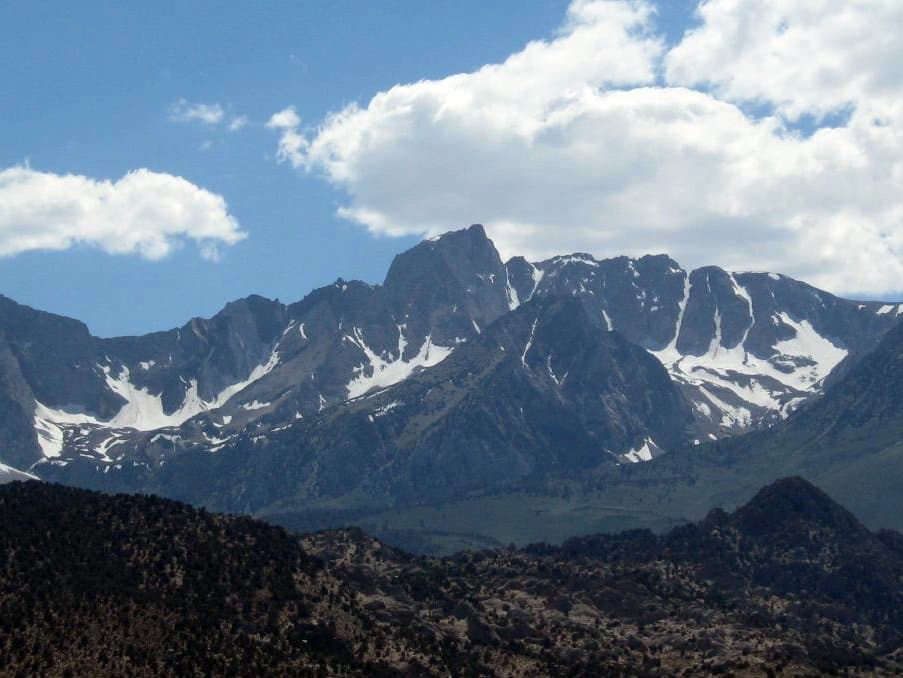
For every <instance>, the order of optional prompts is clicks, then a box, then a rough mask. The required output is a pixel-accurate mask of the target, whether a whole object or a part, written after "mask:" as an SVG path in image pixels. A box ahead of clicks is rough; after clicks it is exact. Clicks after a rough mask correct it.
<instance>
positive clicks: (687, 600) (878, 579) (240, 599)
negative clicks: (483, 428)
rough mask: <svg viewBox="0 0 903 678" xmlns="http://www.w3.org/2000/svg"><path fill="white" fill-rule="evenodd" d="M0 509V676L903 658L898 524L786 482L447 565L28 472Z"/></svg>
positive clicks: (564, 668) (366, 542)
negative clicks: (644, 522)
mask: <svg viewBox="0 0 903 678" xmlns="http://www.w3.org/2000/svg"><path fill="white" fill-rule="evenodd" d="M0 521H2V524H3V525H4V530H3V531H2V533H0V666H2V667H3V669H2V671H0V672H2V673H3V675H15V676H19V675H21V676H31V675H51V676H54V675H59V676H62V675H72V676H90V675H135V676H141V675H147V676H150V675H154V676H157V675H172V676H185V675H230V676H232V675H248V676H258V675H337V674H344V675H366V676H379V675H386V676H388V675H443V676H444V675H456V676H457V675H461V676H477V675H499V676H518V675H520V676H527V675H529V676H533V675H567V676H591V675H600V674H603V675H604V674H630V675H639V674H643V675H651V676H653V675H677V674H680V673H681V672H684V673H687V674H699V673H731V674H734V675H747V674H748V675H766V674H767V673H771V674H786V675H815V674H824V673H833V672H841V671H845V670H850V669H856V670H865V671H867V672H870V673H877V674H887V675H893V674H895V673H898V672H899V671H900V670H903V664H901V663H900V660H901V656H900V653H901V649H900V648H901V643H903V589H901V585H900V582H901V578H903V537H901V535H899V534H897V533H893V532H882V533H878V534H875V533H871V532H869V531H868V530H866V529H865V528H864V527H863V526H862V525H861V524H860V523H859V522H858V521H857V520H856V519H855V518H854V517H853V516H852V515H851V514H849V513H847V512H846V511H845V510H844V509H842V508H841V507H840V506H839V505H837V504H835V503H834V502H833V501H831V500H830V499H829V498H828V497H827V495H825V494H824V493H822V492H821V491H819V490H817V489H816V488H814V487H813V486H811V485H809V484H808V483H806V482H805V481H802V480H800V479H787V480H783V481H780V482H778V483H775V484H774V485H772V486H770V487H768V488H765V489H764V490H762V491H761V492H760V493H759V494H758V495H757V496H756V497H755V498H754V499H753V500H752V501H751V502H750V503H749V504H747V505H746V506H744V507H743V508H741V509H740V510H738V511H737V512H735V513H734V514H733V515H728V514H726V513H724V512H721V511H715V512H712V513H711V514H710V515H709V516H708V517H707V518H706V519H705V520H703V521H702V522H700V523H698V524H694V525H687V526H683V527H680V528H677V529H675V530H673V531H671V532H670V533H668V534H666V535H664V536H660V537H657V536H655V535H653V534H652V533H650V532H645V531H633V532H626V533H623V534H620V535H616V536H604V535H602V536H594V537H582V538H576V539H571V540H568V541H567V542H565V543H564V544H563V545H562V546H561V547H551V546H545V545H534V546H531V547H529V548H527V549H525V550H521V551H515V550H510V549H499V550H494V551H482V552H477V553H468V554H461V555H458V556H455V557H452V558H445V559H436V558H424V557H419V558H416V557H411V556H407V555H405V554H404V553H402V552H399V551H396V550H394V549H392V548H389V547H386V546H383V545H381V544H380V543H379V542H378V541H376V540H374V539H372V538H370V537H367V536H366V535H365V534H364V533H362V532H360V531H356V530H351V531H335V532H321V533H317V534H313V535H310V536H306V537H294V536H291V535H289V534H288V533H286V532H284V531H283V530H281V529H279V528H274V527H270V526H267V525H265V524H262V523H259V522H255V521H253V520H250V519H247V518H236V517H228V516H221V515H215V514H211V513H207V512H205V511H203V510H197V509H192V508H189V507H187V506H185V505H182V504H178V503H175V502H171V501H168V500H162V499H157V498H153V497H142V496H126V495H118V496H109V495H101V494H95V493H92V492H87V491H83V490H75V489H68V488H64V487H61V486H55V485H48V484H42V483H37V482H29V483H12V484H9V485H6V486H3V487H2V488H0Z"/></svg>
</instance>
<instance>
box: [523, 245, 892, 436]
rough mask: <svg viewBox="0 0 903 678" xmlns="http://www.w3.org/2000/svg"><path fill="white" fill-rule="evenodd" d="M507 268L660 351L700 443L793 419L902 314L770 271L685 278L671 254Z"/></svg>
mask: <svg viewBox="0 0 903 678" xmlns="http://www.w3.org/2000/svg"><path fill="white" fill-rule="evenodd" d="M508 267H509V269H510V276H511V278H512V279H513V280H514V285H515V287H516V288H517V289H518V294H519V296H520V298H522V299H530V298H532V297H533V296H536V295H573V296H577V297H579V298H581V299H582V300H583V302H584V304H585V305H586V307H587V308H588V309H590V310H591V312H592V313H593V314H594V317H596V318H597V319H598V323H599V325H600V328H602V329H605V330H609V331H611V330H616V331H618V332H621V333H622V334H624V336H626V337H627V338H628V339H630V340H631V341H633V342H635V343H637V344H639V345H641V346H643V347H645V348H646V349H647V350H649V351H650V353H652V354H653V355H654V356H656V357H657V358H658V359H659V360H660V361H661V362H662V364H663V365H665V367H666V368H667V369H668V371H669V373H670V374H671V376H672V378H673V379H674V381H675V382H676V383H677V384H678V385H679V386H680V387H681V389H682V390H683V392H684V394H685V396H686V397H687V399H688V400H689V401H690V403H691V404H692V406H693V410H694V416H695V420H696V427H695V436H696V439H697V440H702V439H710V438H715V437H722V436H725V435H733V434H736V433H740V432H743V431H746V430H749V429H750V428H751V427H755V426H760V425H764V424H768V423H770V422H773V421H775V420H777V419H780V418H783V417H786V416H787V415H788V414H789V413H790V412H791V411H793V410H794V409H795V408H797V407H799V406H800V405H801V404H802V403H804V402H805V401H807V400H808V399H810V398H811V397H813V396H816V395H818V394H819V393H820V392H821V391H822V389H823V387H824V385H825V383H826V381H827V380H828V379H829V378H830V377H831V375H833V374H835V373H836V370H837V369H838V368H839V367H842V366H843V365H846V364H847V363H848V362H849V360H851V359H852V358H855V356H857V355H862V354H863V353H864V352H867V351H868V350H869V349H870V348H871V347H872V346H874V344H875V342H876V341H877V339H878V338H879V337H880V336H881V335H882V334H883V333H884V332H885V331H886V330H887V329H888V328H889V327H890V326H891V325H892V324H893V323H894V322H895V321H896V315H897V313H898V312H899V311H900V310H901V309H903V305H898V304H881V303H856V302H852V301H847V300H844V299H839V298H837V297H834V296H833V295H831V294H828V293H826V292H823V291H821V290H817V289H815V288H813V287H810V286H809V285H806V284H805V283H801V282H798V281H796V280H793V279H791V278H787V277H785V276H780V275H777V274H773V273H730V272H727V271H724V270H722V269H720V268H716V267H706V268H702V269H698V270H696V271H692V272H687V271H684V270H683V269H682V268H681V267H680V266H679V265H678V264H677V263H676V262H674V261H672V260H671V259H669V258H668V257H665V256H647V257H642V258H640V259H630V258H627V257H618V258H615V259H605V260H596V259H594V258H593V257H591V256H590V255H587V254H577V255H571V256H567V257H555V258H553V259H550V260H547V261H543V262H537V263H528V262H525V261H524V260H522V259H512V260H511V261H509V262H508Z"/></svg>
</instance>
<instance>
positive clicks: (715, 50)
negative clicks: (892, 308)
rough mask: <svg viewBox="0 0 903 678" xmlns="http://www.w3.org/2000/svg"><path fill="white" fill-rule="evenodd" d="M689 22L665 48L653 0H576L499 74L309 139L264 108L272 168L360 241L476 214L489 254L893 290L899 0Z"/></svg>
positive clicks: (714, 6) (742, 10)
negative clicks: (773, 274)
mask: <svg viewBox="0 0 903 678" xmlns="http://www.w3.org/2000/svg"><path fill="white" fill-rule="evenodd" d="M699 11H700V18H701V25H700V26H699V27H698V28H697V29H694V30H693V31H691V32H689V33H688V34H687V35H686V36H685V37H684V39H683V40H682V41H681V42H680V43H679V44H677V45H675V46H672V47H668V46H667V45H666V44H665V43H664V41H663V39H662V38H661V37H660V36H658V35H657V34H656V33H655V30H654V23H653V13H654V7H653V6H652V5H651V4H650V3H648V2H643V1H641V0H577V1H575V2H573V3H572V4H571V6H570V7H569V9H568V12H567V16H566V17H565V19H564V22H563V24H562V26H561V28H560V30H559V31H558V32H557V33H556V34H555V35H554V36H553V37H551V38H550V39H546V40H539V41H534V42H531V43H529V44H527V45H526V46H525V47H524V48H523V49H522V50H521V51H519V52H517V53H515V54H512V55H511V56H509V57H508V58H507V59H506V60H505V61H504V62H502V63H499V64H488V65H486V66H483V67H482V68H480V69H478V70H476V71H474V72H471V73H461V74H457V75H452V76H450V77H447V78H444V79H440V80H422V81H419V82H415V83H409V84H401V85H397V86H395V87H392V88H391V89H388V90H386V91H382V92H379V93H377V94H376V95H375V96H374V97H373V98H372V99H371V100H370V101H369V102H368V103H366V104H365V105H361V104H352V105H349V106H346V107H345V108H343V109H341V110H338V111H336V112H334V113H332V114H331V115H329V116H327V117H326V118H325V119H324V120H322V121H321V122H320V123H319V124H318V125H317V126H315V127H314V128H313V129H312V130H311V131H304V130H302V129H301V120H300V117H299V116H298V114H297V112H296V111H295V109H294V108H287V109H285V110H283V111H281V112H279V113H277V114H275V115H274V116H273V117H272V118H271V120H270V123H269V125H268V126H269V127H270V128H272V129H275V130H277V131H278V132H279V134H280V142H279V148H278V153H277V158H278V159H279V160H280V161H284V162H288V163H290V164H292V165H293V166H295V167H298V168H300V169H302V170H304V171H307V172H311V173H314V174H317V175H320V176H322V177H324V178H325V179H326V180H327V181H329V182H330V183H331V184H333V185H335V186H337V187H339V188H341V189H342V190H343V191H344V192H345V193H346V195H347V202H346V204H345V205H344V206H343V207H341V209H340V214H341V215H342V216H344V217H346V218H348V219H351V220H353V221H355V222H358V223H360V224H361V225H363V226H365V227H366V228H368V229H369V230H370V231H372V232H375V233H385V234H390V235H400V234H434V233H436V232H441V231H444V230H448V229H449V228H454V227H458V226H461V225H465V224H469V223H472V222H474V221H481V222H482V223H484V224H485V225H486V227H487V230H488V231H489V233H490V235H491V236H492V237H493V239H494V240H495V241H496V243H497V244H498V245H499V247H500V249H501V250H502V251H503V253H504V254H506V255H512V254H525V255H527V256H529V257H533V258H539V257H544V256H548V255H551V254H556V253H561V252H565V251H575V250H580V251H591V252H593V253H594V254H597V255H600V256H612V255H617V254H642V253H646V252H667V253H669V254H671V255H672V256H674V257H675V258H676V259H678V260H679V261H680V262H681V263H683V264H684V265H685V266H698V265H704V264H711V263H715V264H720V265H722V266H725V267H728V268H733V269H737V270H746V269H755V270H774V271H779V272H783V273H787V274H790V275H794V276H797V277H801V278H803V279H806V280H808V281H810V282H812V283H814V284H817V285H820V286H823V287H826V288H828V289H831V290H834V291H840V292H860V293H869V294H878V293H886V292H890V291H895V290H896V291H899V290H900V289H901V287H903V283H901V282H900V281H901V280H903V260H901V256H900V255H901V253H903V197H901V195H903V194H901V192H900V189H899V187H900V186H901V185H903V92H901V81H903V75H901V74H903V70H901V69H899V68H898V67H897V64H899V63H900V62H901V57H903V53H901V49H903V48H901V45H903V38H901V37H900V36H901V35H903V33H901V31H899V30H896V29H895V28H894V27H895V26H897V27H899V26H901V25H903V3H900V2H898V1H897V0H857V2H846V1H845V0H816V1H814V2H813V1H812V0H781V1H780V2H778V1H777V0H709V1H708V2H706V3H704V4H702V5H701V7H700V9H699ZM750 103H753V104H756V105H754V106H749V105H748V104H750ZM751 110H755V111H757V114H756V115H753V114H752V113H750V112H749V111H751ZM763 111H764V112H765V113H764V114H763ZM840 112H843V113H844V116H842V118H841V119H840V120H841V121H840V123H836V122H835V123H834V124H835V125H837V126H835V127H824V128H822V129H818V130H817V131H815V132H814V133H813V134H808V135H806V134H802V133H800V132H798V131H797V128H796V124H797V122H798V121H799V120H800V119H813V120H822V119H824V118H825V116H829V115H830V114H834V113H840Z"/></svg>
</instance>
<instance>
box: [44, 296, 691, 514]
mask: <svg viewBox="0 0 903 678" xmlns="http://www.w3.org/2000/svg"><path fill="white" fill-rule="evenodd" d="M691 423H692V420H691V417H690V413H689V408H687V406H686V404H685V402H684V401H683V399H682V397H681V395H680V393H679V391H678V389H677V387H676V386H675V385H674V384H673V383H672V381H671V380H670V379H669V377H668V374H667V372H666V371H665V369H664V368H663V367H662V365H661V364H660V363H659V362H658V361H657V360H656V359H655V358H654V357H653V356H651V355H649V354H648V352H646V351H644V350H643V349H641V348H640V347H638V346H636V345H634V344H631V343H630V342H628V341H626V340H625V339H624V338H623V337H621V336H620V334H618V333H617V332H600V331H599V330H598V329H597V328H596V327H595V326H594V325H593V324H592V322H591V321H590V319H589V317H588V316H587V313H586V310H585V308H584V306H583V305H582V304H581V303H580V302H579V301H577V300H575V299H573V298H567V297H565V298H544V299H538V300H535V301H531V302H528V303H527V304H524V305H522V306H520V307H519V308H518V309H517V310H516V311H514V312H512V313H508V314H506V315H505V316H504V317H502V318H500V319H499V320H497V321H496V322H495V323H493V324H491V325H489V326H488V327H487V328H486V329H485V330H484V331H483V332H482V333H481V334H480V335H479V336H478V337H477V338H476V339H474V340H472V341H469V342H466V343H464V344H462V345H461V346H460V347H459V348H458V349H456V350H455V351H454V352H453V353H452V354H451V355H450V356H449V357H448V358H446V359H445V360H444V361H443V362H442V363H441V364H440V365H437V366H436V367H433V368H432V369H429V370H424V371H422V372H420V373H418V374H415V375H412V376H411V377H409V378H408V379H406V380H404V381H403V382H400V383H398V384H396V385H394V386H391V387H388V388H385V389H382V390H380V391H376V392H374V393H372V394H369V395H365V396H360V397H358V398H356V399H353V400H351V401H348V402H347V403H344V404H342V405H338V406H335V407H332V408H330V409H328V410H326V411H324V412H323V413H322V414H321V415H320V416H319V417H316V418H306V419H302V420H299V421H298V422H297V423H295V424H294V425H292V426H290V427H287V428H285V427H281V428H280V427H276V428H273V429H270V430H268V431H266V432H265V433H263V432H261V433H258V432H257V431H256V430H255V433H254V434H253V435H241V436H239V437H238V438H237V440H235V441H234V442H230V443H229V444H227V445H224V446H223V447H222V448H221V449H220V450H218V451H217V452H216V453H215V454H214V455H212V456H211V454H210V453H209V452H207V451H192V450H186V451H185V452H183V453H182V454H179V455H174V456H171V457H169V458H167V459H166V460H165V461H166V463H165V465H162V466H161V467H160V468H153V467H154V466H155V465H156V462H157V460H156V459H155V458H154V457H153V456H152V455H154V454H155V448H153V447H145V448H139V449H137V450H136V451H135V456H134V457H132V459H133V463H132V464H131V465H126V466H122V467H121V468H116V467H115V466H114V467H113V468H111V469H110V470H109V472H107V473H105V474H104V475H103V483H102V484H101V483H97V484H95V485H94V486H95V487H97V488H110V487H114V488H116V489H138V490H140V491H150V492H161V493H164V492H165V493H166V494H168V495H169V496H173V497H176V498H179V499H182V500H186V501H190V502H192V503H198V504H204V505H206V506H209V507H213V508H215V509H218V510H228V511H242V512H249V513H261V512H268V511H270V510H275V509H277V507H278V510H280V511H281V512H284V511H286V510H288V509H289V508H295V509H307V508H311V507H312V506H314V505H323V504H324V502H328V503H330V504H332V505H336V506H341V507H343V508H363V507H367V506H393V505H398V504H406V503H418V502H421V503H422V502H429V501H436V500H445V499H450V498H452V497H455V496H457V495H460V494H462V493H466V492H468V491H470V490H475V489H481V488H485V487H487V486H493V485H502V484H504V483H507V482H512V481H517V480H519V479H522V478H524V477H527V476H531V475H542V474H545V473H548V472H553V471H558V472H571V471H574V470H581V469H587V470H589V469H594V468H597V467H599V466H610V467H614V466H615V465H616V464H617V463H619V462H620V461H621V460H623V459H624V455H623V454H620V453H619V451H620V450H624V449H630V448H631V447H632V446H636V447H642V451H641V452H634V451H631V452H629V453H628V454H640V453H643V454H650V455H651V454H653V453H658V452H659V451H660V450H661V449H663V448H665V447H671V446H674V445H679V444H680V443H681V441H683V440H684V439H685V438H684V436H683V435H681V431H682V430H683V429H684V428H686V427H689V426H690V425H691ZM635 441H644V442H643V445H642V446H640V445H637V444H636V442H635ZM94 464H95V462H94V460H93V459H72V460H71V461H70V462H69V464H67V466H66V467H58V466H51V467H50V468H49V469H48V471H49V472H48V473H47V474H45V477H47V478H54V477H56V476H55V475H54V471H55V470H56V469H58V468H64V470H65V474H66V475H65V476H62V474H61V477H65V478H66V479H67V480H68V479H71V478H79V476H78V475H77V474H79V473H81V474H82V475H81V477H80V481H79V482H85V483H86V484H90V483H91V482H92V480H91V479H92V477H96V474H95V473H94V469H95V466H94Z"/></svg>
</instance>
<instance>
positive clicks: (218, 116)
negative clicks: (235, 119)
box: [169, 99, 226, 125]
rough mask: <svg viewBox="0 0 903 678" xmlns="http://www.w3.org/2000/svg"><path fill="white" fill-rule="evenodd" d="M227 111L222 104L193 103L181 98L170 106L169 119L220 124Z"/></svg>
mask: <svg viewBox="0 0 903 678" xmlns="http://www.w3.org/2000/svg"><path fill="white" fill-rule="evenodd" d="M225 116H226V112H225V111H224V110H223V107H222V106H221V105H220V104H217V103H213V104H199V103H192V102H190V101H188V100H186V99H179V100H178V101H177V102H176V103H174V104H173V105H172V106H170V108H169V119H170V120H171V121H172V122H199V123H202V124H204V125H218V124H219V123H221V122H222V121H223V119H224V118H225Z"/></svg>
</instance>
